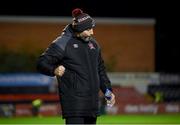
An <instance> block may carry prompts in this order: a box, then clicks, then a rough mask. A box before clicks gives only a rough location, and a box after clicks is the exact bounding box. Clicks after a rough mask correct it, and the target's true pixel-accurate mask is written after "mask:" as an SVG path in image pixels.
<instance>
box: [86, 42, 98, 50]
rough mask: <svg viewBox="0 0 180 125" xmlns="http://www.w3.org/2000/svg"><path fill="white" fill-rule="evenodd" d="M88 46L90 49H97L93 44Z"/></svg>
mask: <svg viewBox="0 0 180 125" xmlns="http://www.w3.org/2000/svg"><path fill="white" fill-rule="evenodd" d="M88 46H89V48H90V49H96V48H95V47H94V45H93V44H92V43H91V42H89V43H88Z"/></svg>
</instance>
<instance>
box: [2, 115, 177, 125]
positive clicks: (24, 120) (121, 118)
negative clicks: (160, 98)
mask: <svg viewBox="0 0 180 125" xmlns="http://www.w3.org/2000/svg"><path fill="white" fill-rule="evenodd" d="M97 123H98V124H180V114H176V115H116V116H109V115H104V116H100V117H98V120H97ZM0 124H64V120H63V119H62V118H61V117H60V116H59V117H58V116H56V117H14V118H0Z"/></svg>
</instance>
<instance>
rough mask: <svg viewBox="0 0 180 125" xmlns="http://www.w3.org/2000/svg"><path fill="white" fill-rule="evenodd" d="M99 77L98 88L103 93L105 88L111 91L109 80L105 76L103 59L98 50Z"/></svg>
mask: <svg viewBox="0 0 180 125" xmlns="http://www.w3.org/2000/svg"><path fill="white" fill-rule="evenodd" d="M98 60H99V65H98V70H99V77H100V88H101V91H102V92H103V93H105V92H106V89H109V90H111V91H112V87H111V82H110V80H109V78H108V76H107V73H106V68H105V66H104V60H103V58H102V55H101V52H99V59H98Z"/></svg>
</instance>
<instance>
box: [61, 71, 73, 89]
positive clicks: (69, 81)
mask: <svg viewBox="0 0 180 125" xmlns="http://www.w3.org/2000/svg"><path fill="white" fill-rule="evenodd" d="M61 81H62V84H63V85H64V87H66V88H67V89H74V88H75V87H76V86H75V83H76V74H75V73H74V72H73V71H70V70H67V69H66V70H65V72H64V75H63V76H62V77H61Z"/></svg>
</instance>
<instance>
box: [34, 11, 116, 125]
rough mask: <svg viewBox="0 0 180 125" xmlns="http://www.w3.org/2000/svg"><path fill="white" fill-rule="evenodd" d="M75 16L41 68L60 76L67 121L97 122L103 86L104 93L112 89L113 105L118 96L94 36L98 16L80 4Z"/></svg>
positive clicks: (44, 57)
mask: <svg viewBox="0 0 180 125" xmlns="http://www.w3.org/2000/svg"><path fill="white" fill-rule="evenodd" d="M72 16H73V22H72V24H69V25H67V26H66V27H65V29H64V30H63V32H62V34H61V36H60V37H58V38H57V39H56V40H54V41H53V42H52V43H51V45H50V46H49V47H48V48H47V49H46V51H45V52H44V53H43V54H42V55H41V56H40V57H39V58H38V62H37V69H38V71H39V72H40V73H42V74H45V75H48V76H56V78H57V80H58V83H59V84H58V85H59V87H58V88H59V96H60V103H61V106H62V115H63V118H65V119H66V124H76V123H77V124H95V123H96V118H97V116H99V109H98V102H99V101H98V100H99V95H98V93H99V90H100V89H101V90H102V92H103V93H104V94H107V93H106V91H107V90H110V91H109V92H110V95H109V96H110V98H108V97H107V98H106V99H107V103H108V104H110V105H111V106H112V105H114V103H115V96H114V94H113V93H112V88H111V83H110V80H109V78H108V76H107V74H106V71H105V66H104V61H103V59H102V57H101V50H100V47H99V45H98V44H97V42H96V40H95V39H94V38H93V37H92V35H93V27H94V26H95V22H94V20H93V19H92V18H91V17H90V16H89V15H88V14H86V13H83V11H82V10H81V9H78V8H77V9H74V10H73V11H72ZM105 97H106V96H105Z"/></svg>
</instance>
